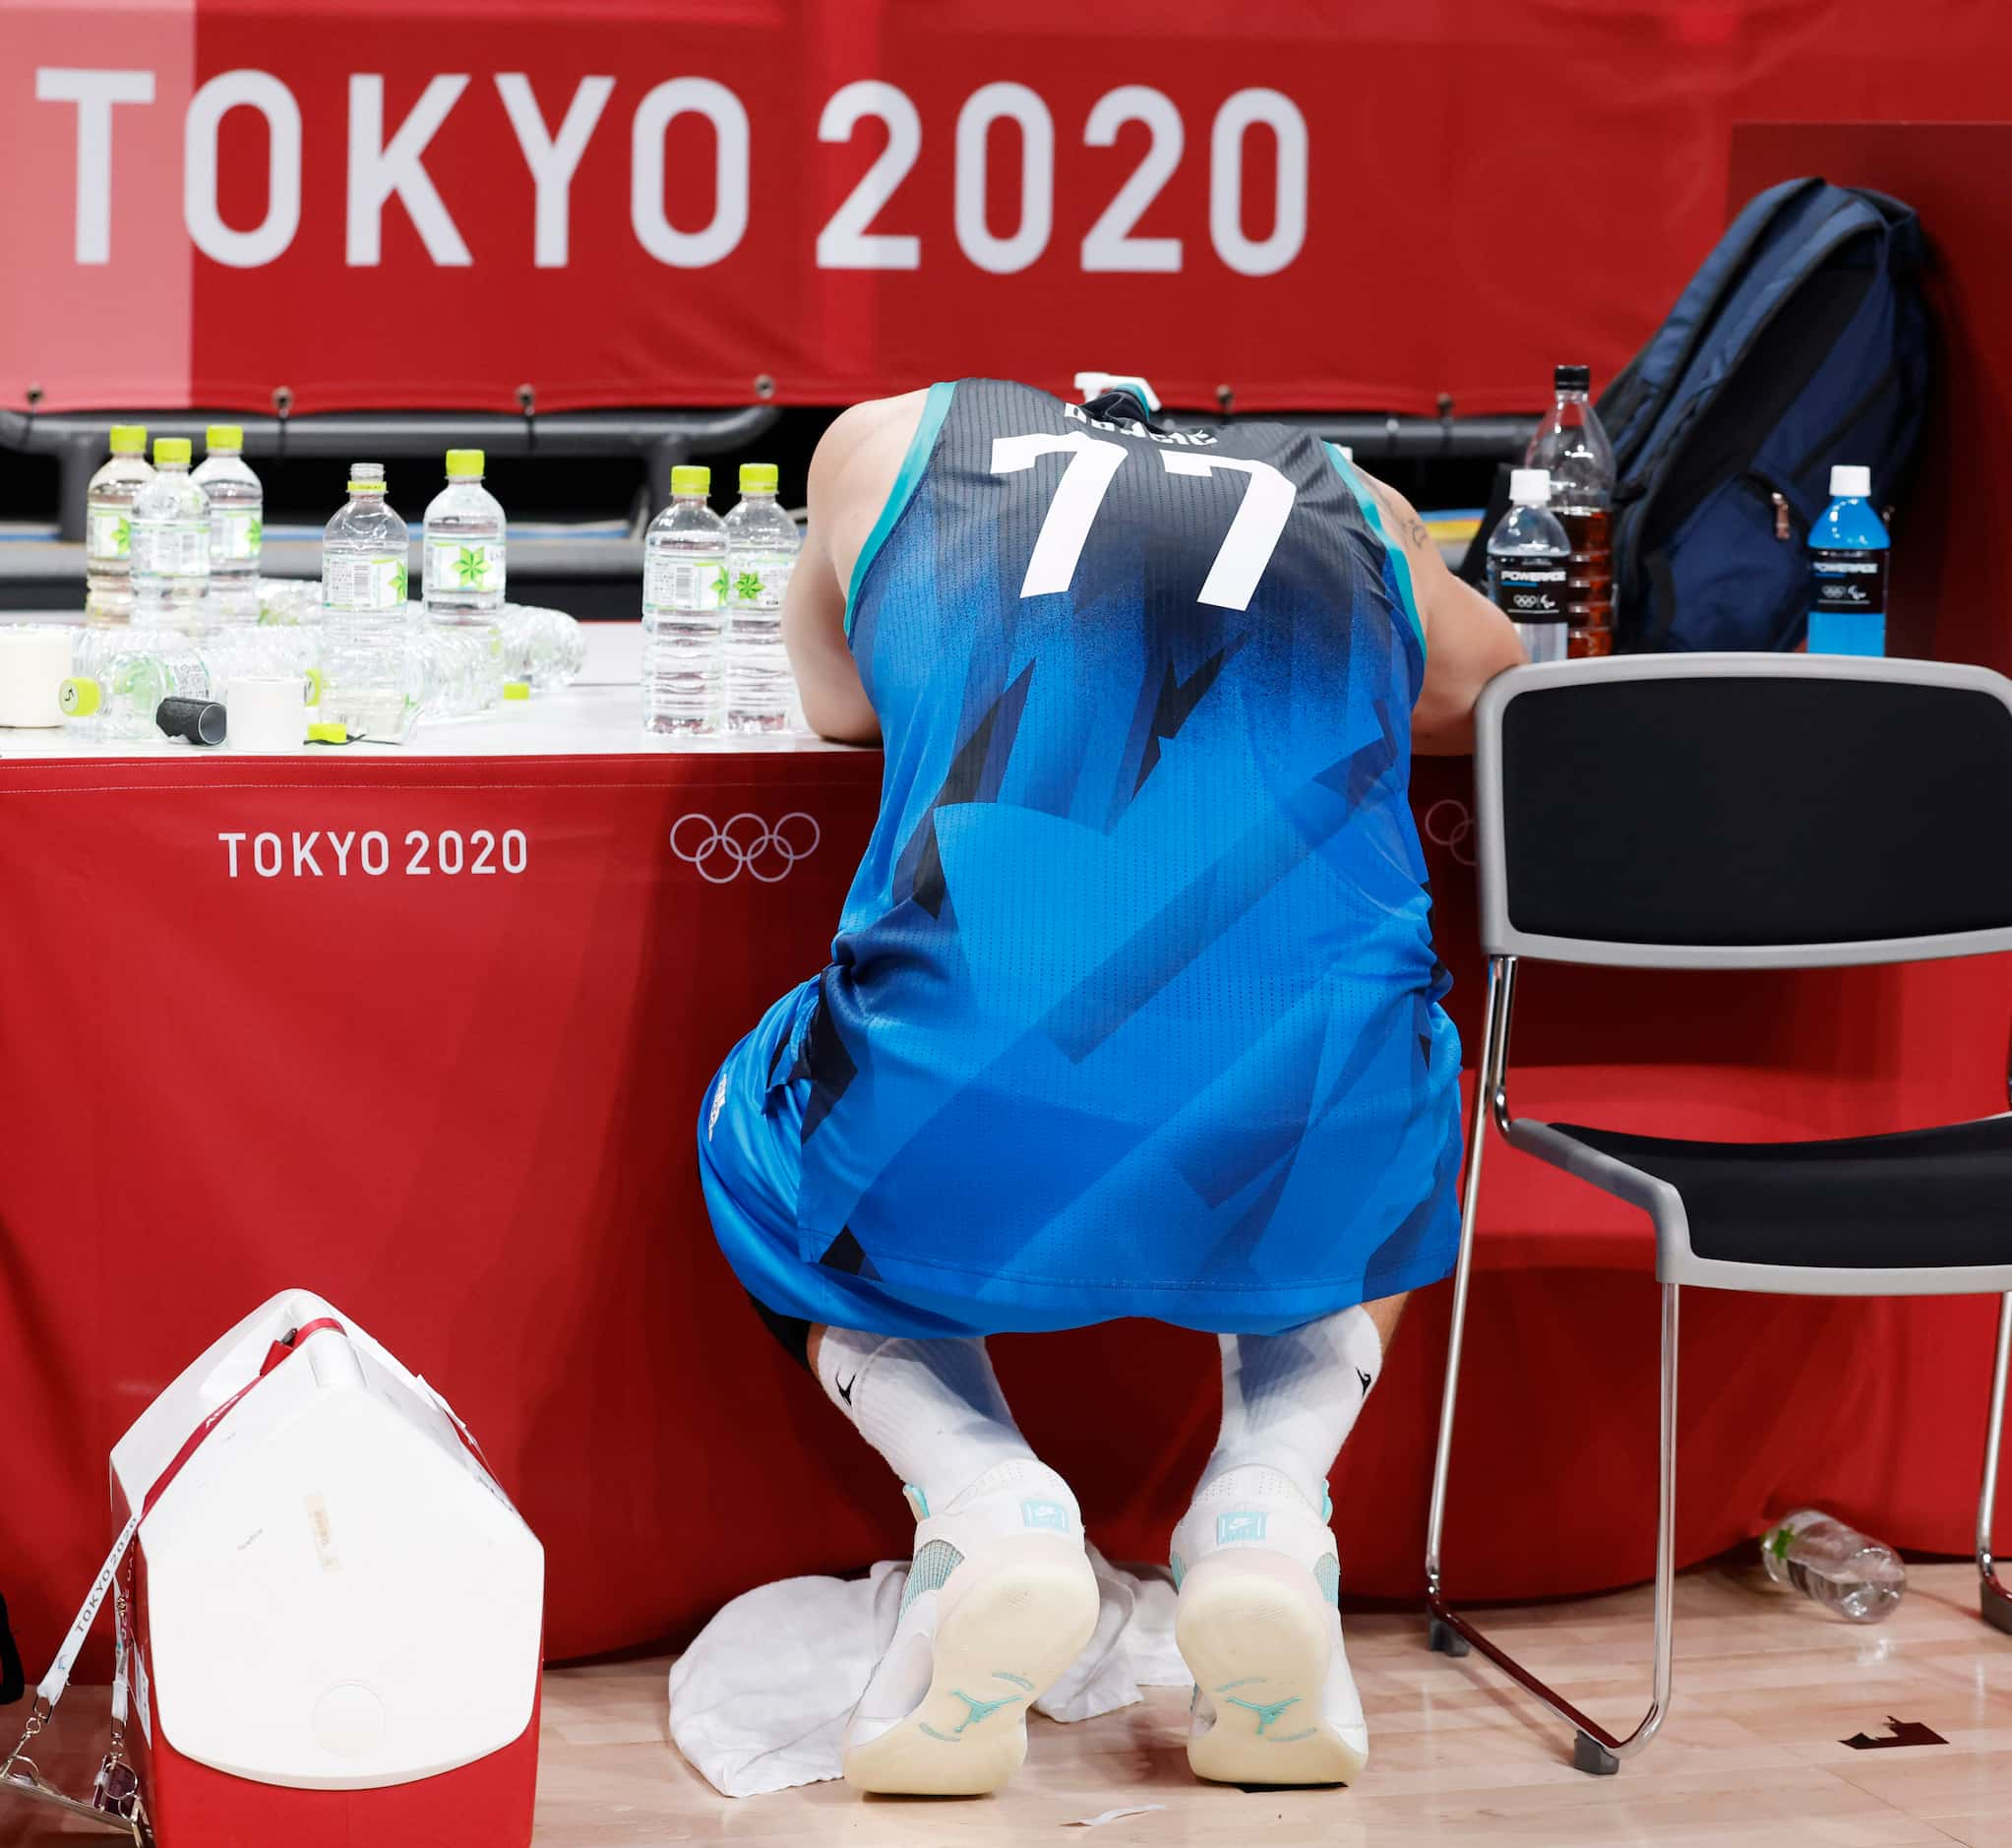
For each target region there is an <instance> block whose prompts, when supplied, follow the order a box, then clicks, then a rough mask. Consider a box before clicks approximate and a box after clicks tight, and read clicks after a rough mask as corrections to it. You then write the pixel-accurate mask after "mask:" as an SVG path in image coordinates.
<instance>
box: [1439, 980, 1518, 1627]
mask: <svg viewBox="0 0 2012 1848" xmlns="http://www.w3.org/2000/svg"><path fill="white" fill-rule="evenodd" d="M1515 986H1516V964H1515V962H1514V960H1513V959H1512V958H1509V957H1506V956H1496V957H1494V958H1492V959H1491V961H1490V962H1489V965H1488V1006H1487V1012H1486V1016H1485V1018H1484V1020H1483V1024H1482V1032H1481V1059H1480V1062H1479V1063H1478V1064H1477V1065H1476V1067H1475V1075H1474V1113H1473V1122H1472V1125H1471V1127H1470V1128H1469V1130H1468V1133H1467V1165H1466V1169H1465V1171H1464V1172H1463V1174H1462V1175H1461V1180H1460V1249H1459V1255H1458V1257H1457V1258H1456V1259H1455V1261H1454V1264H1453V1316H1452V1322H1451V1324H1450V1326H1449V1327H1448V1329H1447V1334H1446V1384H1445V1387H1444V1389H1443V1391H1442V1393H1441V1395H1440V1399H1439V1438H1438V1444H1437V1447H1436V1448H1435V1449H1434V1451H1433V1500H1432V1507H1431V1509H1430V1510H1429V1511H1428V1513H1427V1515H1426V1608H1427V1611H1428V1613H1429V1624H1428V1629H1427V1632H1426V1634H1427V1641H1428V1643H1429V1644H1430V1646H1431V1647H1432V1648H1433V1649H1436V1650H1438V1651H1440V1652H1441V1653H1442V1654H1445V1655H1465V1654H1466V1653H1467V1650H1468V1643H1467V1640H1466V1638H1465V1637H1463V1636H1462V1635H1461V1634H1460V1632H1458V1631H1456V1630H1454V1629H1452V1628H1451V1627H1450V1626H1449V1625H1447V1624H1445V1623H1443V1622H1442V1621H1441V1620H1440V1619H1439V1617H1438V1615H1437V1607H1438V1603H1439V1542H1440V1536H1441V1533H1442V1532H1443V1530H1444V1527H1445V1522H1446V1482H1447V1477H1448V1475H1449V1473H1450V1469H1451V1464H1452V1460H1453V1410H1454V1404H1455V1401H1456V1400H1457V1399H1458V1397H1459V1393H1460V1348H1461V1343H1462V1341H1463V1339H1464V1338H1465V1336H1466V1332H1467V1286H1468V1283H1469V1281H1470V1279H1471V1277H1472V1275H1473V1270H1474V1214H1475V1207H1476V1204H1477V1202H1478V1201H1479V1200H1480V1198H1481V1157H1482V1152H1483V1150H1484V1149H1485V1148H1486V1146H1487V1143H1488V1126H1489V1123H1490V1121H1491V1118H1492V1107H1493V1106H1494V1103H1495V1102H1496V1100H1497V1098H1499V1096H1500V1094H1501V1089H1502V1073H1503V1069H1504V1066H1505V1063H1506V1060H1507V1054H1508V1040H1509V1017H1510V1012H1511V1009H1512V1007H1513V1004H1514V1000H1515Z"/></svg>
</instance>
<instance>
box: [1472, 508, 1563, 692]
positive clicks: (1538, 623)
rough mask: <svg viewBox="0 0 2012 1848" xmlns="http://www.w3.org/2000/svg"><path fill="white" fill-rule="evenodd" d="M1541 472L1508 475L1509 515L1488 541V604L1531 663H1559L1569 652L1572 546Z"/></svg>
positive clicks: (1503, 519)
mask: <svg viewBox="0 0 2012 1848" xmlns="http://www.w3.org/2000/svg"><path fill="white" fill-rule="evenodd" d="M1550 498H1551V477H1550V476H1549V475H1548V474H1546V473H1545V471H1544V470H1543V469H1542V468H1515V469H1511V470H1510V472H1509V511H1508V513H1507V514H1506V515H1505V516H1503V518H1502V520H1501V522H1500V524H1498V525H1497V526H1496V527H1495V529H1494V531H1493V532H1492V533H1490V534H1489V539H1488V593H1489V598H1490V600H1491V601H1492V602H1493V603H1494V606H1495V607H1496V608H1497V609H1498V610H1500V611H1501V612H1502V614H1503V615H1504V616H1506V617H1508V619H1509V620H1510V621H1511V622H1512V623H1514V624H1515V625H1516V633H1517V634H1518V635H1519V636H1521V637H1522V638H1523V650H1524V652H1525V653H1527V654H1528V655H1529V656H1530V658H1531V659H1532V660H1533V661H1561V660H1563V659H1564V658H1565V656H1566V654H1567V653H1568V652H1569V651H1570V648H1569V621H1568V618H1567V616H1566V608H1567V598H1568V595H1569V581H1570V567H1571V560H1572V542H1571V540H1570V539H1568V538H1567V537H1566V536H1565V529H1564V526H1563V524H1562V523H1561V522H1560V521H1559V520H1558V518H1557V516H1556V515H1555V514H1554V513H1553V512H1552V511H1551V510H1550V507H1549V506H1548V504H1547V503H1548V502H1549V500H1550Z"/></svg>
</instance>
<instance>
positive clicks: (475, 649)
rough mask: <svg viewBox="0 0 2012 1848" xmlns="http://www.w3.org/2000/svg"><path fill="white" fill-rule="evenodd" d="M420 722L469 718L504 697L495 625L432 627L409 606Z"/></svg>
mask: <svg viewBox="0 0 2012 1848" xmlns="http://www.w3.org/2000/svg"><path fill="white" fill-rule="evenodd" d="M412 615H413V635H414V639H415V640H416V642H417V644H418V647H419V657H420V668H421V678H422V680H423V682H424V685H423V688H422V690H421V694H420V708H419V715H420V717H421V718H428V719H431V718H473V717H475V716H477V715H478V714H480V713H483V712H489V711H493V710H494V709H495V708H496V707H497V705H498V704H499V703H500V702H501V701H502V699H503V697H504V678H503V676H504V650H503V631H502V629H501V628H500V627H499V626H498V625H497V624H495V623H486V622H435V621H433V620H431V619H430V618H429V617H428V616H427V615H426V613H425V611H424V610H423V609H421V608H420V607H419V606H418V605H417V604H414V605H413V606H412Z"/></svg>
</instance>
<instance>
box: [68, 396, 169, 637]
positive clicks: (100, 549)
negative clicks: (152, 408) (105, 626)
mask: <svg viewBox="0 0 2012 1848" xmlns="http://www.w3.org/2000/svg"><path fill="white" fill-rule="evenodd" d="M111 447H112V459H111V461H110V462H106V463H105V465H104V466H103V467H102V468H100V469H99V470H98V471H97V473H96V474H94V475H92V476H91V486H90V488H89V490H88V491H87V494H86V501H85V505H86V509H87V511H86V515H85V526H84V613H85V615H86V616H87V617H89V618H90V619H91V621H93V622H124V621H126V620H127V618H129V617H130V616H131V615H132V614H133V500H134V497H135V496H136V495H137V494H138V493H139V492H140V490H141V489H142V488H144V487H145V486H146V485H147V484H148V482H150V481H152V479H153V468H152V464H151V463H150V462H148V460H147V430H146V427H145V426H144V425H142V424H137V423H115V424H114V425H113V426H112V436H111Z"/></svg>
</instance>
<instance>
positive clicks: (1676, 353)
mask: <svg viewBox="0 0 2012 1848" xmlns="http://www.w3.org/2000/svg"><path fill="white" fill-rule="evenodd" d="M1826 183H1827V182H1825V181H1823V180H1821V179H1799V180H1784V181H1783V182H1782V183H1781V184H1780V185H1779V186H1771V187H1769V188H1768V189H1767V191H1765V192H1763V193H1757V194H1755V195H1754V197H1753V198H1751V199H1750V200H1748V201H1747V202H1746V205H1745V207H1744V208H1743V209H1742V210H1741V212H1740V214H1739V216H1738V217H1737V218H1735V219H1734V220H1733V222H1732V224H1731V225H1730V226H1729V227H1728V228H1727V231H1726V234H1725V235H1724V236H1723V237H1722V238H1720V239H1719V242H1718V244H1717V246H1716V247H1715V248H1714V249H1713V251H1712V254H1711V255H1710V256H1709V257H1707V258H1706V259H1705V261H1704V263H1703V265H1702V266H1701V267H1700V268H1699V270H1698V272H1697V274H1696V275H1695V276H1694V277H1691V279H1690V281H1689V282H1688V283H1687V284H1686V285H1685V287H1684V290H1683V293H1682V294H1680V295H1679V296H1678V297H1677V303H1676V305H1675V306H1674V307H1673V308H1672V309H1671V310H1670V314H1669V317H1668V319H1667V320H1665V322H1664V323H1663V326H1662V328H1661V329H1660V330H1659V331H1658V332H1657V334H1656V335H1655V337H1654V338H1653V339H1651V340H1650V341H1649V343H1648V344H1647V345H1646V346H1644V347H1643V348H1642V350H1641V351H1640V352H1638V353H1637V354H1636V355H1635V356H1634V358H1633V359H1632V360H1630V361H1629V362H1628V364H1627V366H1626V367H1625V368H1623V369H1622V371H1621V372H1620V373H1619V374H1618V375H1617V376H1616V378H1615V379H1614V380H1613V381H1612V382H1611V383H1610V384H1609V385H1608V388H1607V390H1606V391H1604V392H1603V393H1601V395H1600V404H1599V411H1600V421H1601V423H1602V424H1604V425H1605V426H1606V429H1607V433H1608V437H1609V439H1610V440H1611V441H1612V442H1613V444H1614V465H1615V472H1616V476H1617V477H1618V478H1619V479H1621V480H1625V479H1626V478H1627V477H1628V475H1629V474H1630V473H1631V472H1632V470H1633V465H1634V462H1635V458H1636V456H1637V454H1638V453H1639V451H1640V449H1641V446H1642V444H1643V443H1644V442H1645V441H1647V439H1648V435H1649V432H1650V431H1651V430H1652V429H1653V428H1654V426H1655V421H1656V413H1657V412H1658V410H1659V409H1660V408H1661V406H1662V402H1663V398H1664V395H1665V394H1666V393H1667V392H1668V391H1669V390H1670V388H1671V386H1672V385H1674V384H1675V383H1676V382H1677V380H1678V379H1680V378H1682V377H1683V375H1684V373H1685V372H1686V371H1687V370H1688V369H1689V366H1690V362H1691V360H1692V359H1693V358H1694V357H1695V355H1696V353H1697V349H1698V345H1699V343H1700V342H1701V341H1702V340H1703V339H1705V338H1706V336H1707V335H1708V334H1710V332H1711V330H1712V328H1713V327H1714V325H1715V324H1716V322H1717V320H1718V317H1719V313H1720V310H1721V309H1722V308H1723V307H1724V305H1725V302H1726V298H1727V297H1728V296H1729V295H1730V294H1731V293H1732V292H1733V290H1734V289H1735V288H1737V287H1738V285H1739V281H1740V279H1741V277H1743V276H1744V275H1745V273H1746V266H1747V263H1748V261H1749V260H1750V259H1751V258H1752V256H1753V253H1754V251H1755V250H1756V249H1757V248H1758V247H1759V246H1760V244H1761V243H1762V242H1763V241H1764V240H1765V239H1766V238H1767V237H1768V236H1769V234H1770V233H1771V232H1772V231H1773V230H1774V227H1775V224H1776V222H1777V221H1778V220H1779V219H1780V218H1782V217H1783V216H1786V215H1787V214H1789V213H1791V212H1794V211H1796V210H1797V209H1798V208H1799V207H1800V206H1802V205H1803V204H1805V203H1806V202H1807V201H1808V199H1809V198H1810V197H1811V196H1812V195H1813V194H1814V193H1816V192H1818V191H1820V190H1821V189H1822V188H1823V187H1824V186H1825V184H1826Z"/></svg>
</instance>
